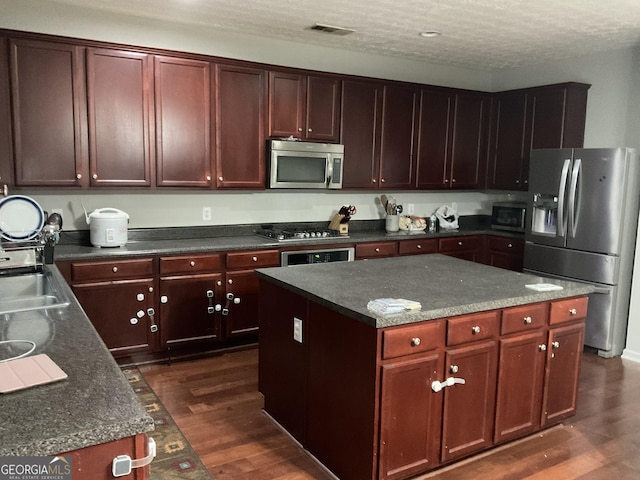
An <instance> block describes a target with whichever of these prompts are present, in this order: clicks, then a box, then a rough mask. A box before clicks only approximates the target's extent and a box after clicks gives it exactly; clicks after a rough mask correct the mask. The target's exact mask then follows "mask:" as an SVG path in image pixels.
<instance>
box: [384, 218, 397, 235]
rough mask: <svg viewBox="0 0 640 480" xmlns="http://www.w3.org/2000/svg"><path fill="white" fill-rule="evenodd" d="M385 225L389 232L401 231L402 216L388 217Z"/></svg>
mask: <svg viewBox="0 0 640 480" xmlns="http://www.w3.org/2000/svg"><path fill="white" fill-rule="evenodd" d="M384 223H385V224H384V228H385V230H386V231H387V232H397V231H398V230H400V215H387V217H386V218H385V222H384Z"/></svg>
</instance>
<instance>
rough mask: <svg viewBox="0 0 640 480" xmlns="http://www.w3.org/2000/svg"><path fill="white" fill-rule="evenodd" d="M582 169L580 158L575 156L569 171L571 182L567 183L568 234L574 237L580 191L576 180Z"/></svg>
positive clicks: (578, 178)
mask: <svg viewBox="0 0 640 480" xmlns="http://www.w3.org/2000/svg"><path fill="white" fill-rule="evenodd" d="M581 170H582V160H581V159H579V158H576V159H575V160H574V162H573V171H572V172H571V183H570V184H569V215H568V217H569V232H568V236H569V237H572V238H575V236H576V229H577V227H578V217H579V214H580V212H579V211H578V208H577V207H578V204H579V201H580V199H579V198H578V195H579V193H580V190H579V185H578V181H579V180H580V172H581Z"/></svg>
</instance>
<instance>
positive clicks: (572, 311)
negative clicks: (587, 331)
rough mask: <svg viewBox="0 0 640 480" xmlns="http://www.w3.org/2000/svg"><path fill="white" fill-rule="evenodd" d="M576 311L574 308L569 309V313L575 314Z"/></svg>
mask: <svg viewBox="0 0 640 480" xmlns="http://www.w3.org/2000/svg"><path fill="white" fill-rule="evenodd" d="M577 314H578V311H577V310H576V309H575V308H572V309H571V310H569V315H577Z"/></svg>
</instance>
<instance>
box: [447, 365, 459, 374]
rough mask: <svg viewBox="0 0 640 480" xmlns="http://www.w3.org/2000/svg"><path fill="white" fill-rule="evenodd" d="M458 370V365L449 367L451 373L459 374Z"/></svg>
mask: <svg viewBox="0 0 640 480" xmlns="http://www.w3.org/2000/svg"><path fill="white" fill-rule="evenodd" d="M458 370H459V368H458V365H451V366H450V367H449V371H450V372H451V373H458Z"/></svg>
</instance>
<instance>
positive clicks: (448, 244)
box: [438, 235, 482, 252]
mask: <svg viewBox="0 0 640 480" xmlns="http://www.w3.org/2000/svg"><path fill="white" fill-rule="evenodd" d="M481 246H482V240H481V239H480V237H478V236H477V235H470V236H468V237H452V238H440V239H439V244H438V251H440V252H459V251H461V250H476V249H480V248H481Z"/></svg>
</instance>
